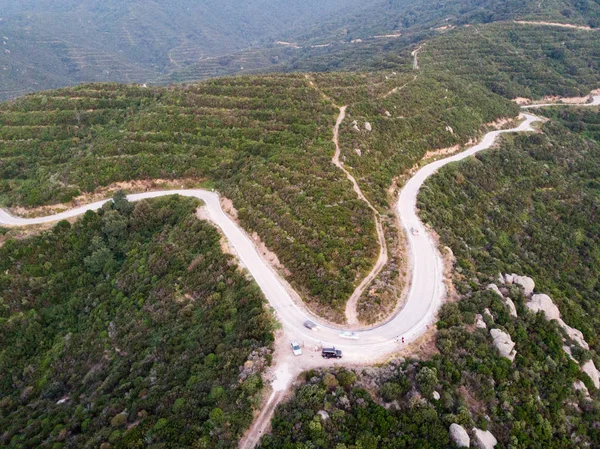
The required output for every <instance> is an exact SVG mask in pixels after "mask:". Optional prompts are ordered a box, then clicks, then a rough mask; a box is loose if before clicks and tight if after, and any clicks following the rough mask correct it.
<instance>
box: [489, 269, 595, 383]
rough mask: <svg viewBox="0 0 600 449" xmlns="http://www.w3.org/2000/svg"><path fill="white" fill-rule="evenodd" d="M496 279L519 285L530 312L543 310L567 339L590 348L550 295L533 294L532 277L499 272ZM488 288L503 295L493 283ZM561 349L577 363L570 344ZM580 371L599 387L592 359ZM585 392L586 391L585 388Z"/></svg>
mask: <svg viewBox="0 0 600 449" xmlns="http://www.w3.org/2000/svg"><path fill="white" fill-rule="evenodd" d="M498 279H499V280H500V281H501V282H504V283H505V284H507V285H518V286H520V287H521V289H522V291H523V295H524V296H525V297H527V298H528V301H527V303H526V304H525V306H526V307H527V308H528V309H529V310H530V311H531V312H533V313H538V312H543V313H544V315H545V317H546V319H547V320H549V321H552V320H556V322H557V323H558V325H559V326H560V327H561V328H562V329H563V330H564V331H565V333H566V334H567V336H568V337H569V339H570V340H571V341H572V342H573V343H574V344H577V345H578V346H580V347H581V348H583V349H589V348H590V346H589V344H588V343H587V341H586V340H585V337H584V336H583V333H582V332H581V331H580V330H579V329H575V328H573V327H571V326H569V325H568V324H567V323H565V322H564V321H563V320H562V318H561V315H560V310H559V309H558V307H557V306H556V304H554V302H553V301H552V298H550V296H548V295H546V294H543V293H537V294H534V291H535V282H534V280H533V279H531V278H530V277H527V276H519V275H516V274H504V275H502V274H500V275H499V276H498ZM488 289H490V290H493V291H495V292H497V293H498V294H499V295H501V296H503V295H502V292H501V290H500V289H499V288H498V287H497V286H496V285H495V284H490V285H489V286H488ZM565 342H566V340H565ZM563 350H564V351H565V352H566V353H567V355H569V357H571V359H572V360H573V361H574V362H575V363H578V362H577V360H576V359H575V358H574V357H573V355H572V352H571V346H569V345H568V344H565V346H563ZM578 364H579V363H578ZM581 371H583V372H584V373H585V374H587V375H588V376H589V377H590V379H591V380H592V383H593V384H594V386H595V387H596V388H600V372H599V371H598V369H597V368H596V366H595V365H594V361H593V360H588V361H587V362H585V363H584V364H583V365H582V366H581ZM576 384H577V386H575V385H574V388H575V389H576V390H583V388H581V386H583V387H584V388H585V385H579V384H578V383H576ZM585 392H587V388H586V389H585Z"/></svg>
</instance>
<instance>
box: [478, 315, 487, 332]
mask: <svg viewBox="0 0 600 449" xmlns="http://www.w3.org/2000/svg"><path fill="white" fill-rule="evenodd" d="M475 327H477V328H479V329H487V324H485V321H483V316H481V314H479V313H478V314H477V315H476V316H475Z"/></svg>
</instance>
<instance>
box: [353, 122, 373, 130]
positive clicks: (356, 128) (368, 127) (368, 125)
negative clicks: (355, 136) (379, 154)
mask: <svg viewBox="0 0 600 449" xmlns="http://www.w3.org/2000/svg"><path fill="white" fill-rule="evenodd" d="M364 126H365V131H368V132H371V131H373V125H371V124H370V123H369V122H365V125H364ZM352 129H353V130H354V131H358V132H360V128H359V127H358V120H354V121H353V122H352Z"/></svg>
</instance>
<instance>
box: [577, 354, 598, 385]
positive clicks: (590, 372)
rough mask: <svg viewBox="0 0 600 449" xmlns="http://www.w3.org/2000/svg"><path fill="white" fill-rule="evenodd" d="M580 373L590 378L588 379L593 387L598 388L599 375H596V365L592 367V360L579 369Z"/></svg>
mask: <svg viewBox="0 0 600 449" xmlns="http://www.w3.org/2000/svg"><path fill="white" fill-rule="evenodd" d="M581 371H583V372H584V373H585V374H587V375H588V376H590V379H592V382H593V383H594V387H596V388H600V373H598V370H597V369H596V365H594V362H593V361H592V360H588V361H587V362H585V363H584V364H583V366H582V367H581Z"/></svg>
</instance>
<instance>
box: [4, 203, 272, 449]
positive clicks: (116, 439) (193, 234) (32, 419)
mask: <svg viewBox="0 0 600 449" xmlns="http://www.w3.org/2000/svg"><path fill="white" fill-rule="evenodd" d="M197 206H198V204H197V202H196V201H194V200H190V199H182V198H176V197H166V198H163V199H159V200H152V201H144V202H141V203H137V204H135V205H133V204H130V203H128V202H127V201H126V200H124V199H123V197H121V196H118V197H117V199H116V201H115V203H114V205H110V203H109V205H108V206H105V207H104V208H103V209H102V210H100V211H99V212H98V213H92V212H88V213H87V214H85V216H84V217H83V218H82V219H81V220H79V221H77V222H75V223H74V224H69V223H68V222H61V223H59V224H58V225H56V227H55V228H53V229H52V230H50V231H46V232H43V233H42V234H41V235H39V236H35V237H31V238H27V239H25V240H21V241H17V240H14V239H11V240H8V241H7V242H6V243H4V245H3V246H2V247H0V270H1V273H2V274H1V275H0V292H1V293H0V342H1V346H2V347H1V349H0V396H1V399H0V428H1V429H2V432H1V433H0V442H1V445H2V446H3V447H14V448H26V447H37V448H58V447H80V448H84V447H89V448H92V447H93V448H98V447H103V448H104V447H113V448H115V447H130V448H131V447H142V446H143V447H155V448H159V447H192V445H193V444H196V446H195V447H207V448H208V447H211V448H217V447H219V448H225V447H228V448H231V447H235V446H236V442H237V439H238V437H239V435H240V433H241V432H242V431H243V430H245V428H246V427H247V426H248V425H249V424H250V422H251V419H252V408H253V406H254V405H255V404H256V397H257V394H259V393H260V391H261V388H262V379H261V368H263V367H264V366H265V364H266V363H267V360H268V357H270V356H269V355H268V354H269V348H270V345H271V343H272V341H273V334H272V330H271V329H272V323H271V319H270V316H269V315H268V314H267V313H266V312H265V309H264V307H263V306H264V304H263V301H264V300H263V296H262V294H261V292H260V290H259V289H258V287H257V286H256V285H255V284H253V283H252V282H249V281H248V280H247V278H246V277H245V276H244V275H243V274H242V273H241V272H240V271H239V269H238V268H237V267H236V264H235V263H234V261H233V260H232V259H231V256H226V255H224V254H223V253H222V252H221V249H220V243H219V240H220V236H219V234H218V233H217V232H216V230H215V229H214V228H213V227H212V226H211V225H209V224H207V223H205V222H201V221H200V220H198V219H197V218H196V217H195V214H194V212H195V209H196V207H197ZM251 356H252V357H253V359H254V360H255V363H254V365H253V369H251V370H248V369H247V368H248V366H244V364H245V363H246V362H247V360H249V358H250V357H251ZM240 367H244V368H246V369H245V370H244V371H241V369H240Z"/></svg>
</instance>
